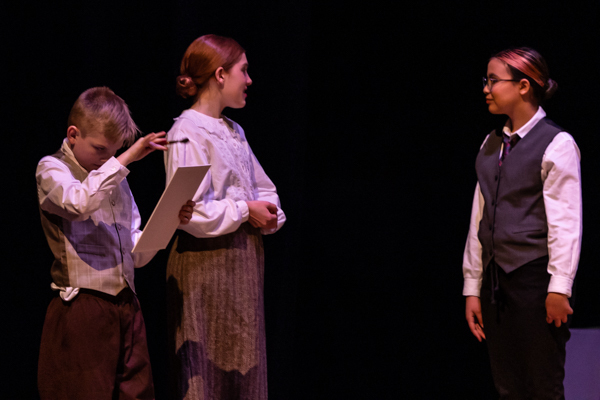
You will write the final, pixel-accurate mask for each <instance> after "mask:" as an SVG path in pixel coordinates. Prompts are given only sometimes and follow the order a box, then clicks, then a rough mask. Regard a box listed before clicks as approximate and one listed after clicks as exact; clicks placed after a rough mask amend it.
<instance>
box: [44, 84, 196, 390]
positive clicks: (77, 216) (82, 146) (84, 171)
mask: <svg viewBox="0 0 600 400" xmlns="http://www.w3.org/2000/svg"><path fill="white" fill-rule="evenodd" d="M137 132H138V129H137V127H136V125H135V123H134V122H133V120H132V119H131V116H130V113H129V109H128V107H127V105H126V104H125V102H124V101H123V100H122V99H121V98H120V97H119V96H117V95H116V94H114V92H112V91H111V90H110V89H108V88H105V87H100V88H92V89H88V90H86V91H85V92H84V93H82V94H81V96H79V98H78V99H77V101H76V102H75V104H74V106H73V108H72V109H71V113H70V115H69V120H68V128H67V137H66V139H64V141H63V144H62V146H61V148H60V150H58V151H57V152H56V153H54V154H53V155H51V156H46V157H44V158H42V160H41V161H40V162H39V164H38V167H37V171H36V179H37V188H38V198H39V205H40V213H41V220H42V227H43V229H44V233H45V234H46V239H47V240H48V244H49V246H50V249H51V250H52V252H53V254H54V258H55V259H54V263H53V265H52V269H51V275H52V280H53V283H52V285H51V286H52V288H53V289H54V290H56V291H57V292H58V293H59V296H57V297H55V298H54V299H53V300H52V301H51V303H50V305H49V307H48V310H47V313H46V319H45V322H44V329H43V333H42V341H41V348H40V358H39V365H38V387H39V392H40V397H41V399H67V398H68V399H86V400H87V399H110V398H127V399H129V398H131V399H153V398H154V387H153V383H152V372H151V369H150V358H149V355H148V349H147V344H146V332H145V326H144V320H143V317H142V313H141V309H140V305H139V302H138V300H137V297H136V295H135V286H134V268H136V267H142V266H144V265H145V264H146V263H147V262H148V261H150V259H151V258H152V257H153V256H154V254H155V253H154V252H152V253H143V254H138V253H135V254H134V253H132V252H131V250H132V249H133V246H134V244H135V242H136V241H137V239H138V238H139V235H140V234H141V231H140V230H139V227H140V215H139V212H138V209H137V206H136V204H135V202H134V200H133V196H132V194H131V191H130V190H129V186H128V184H127V180H126V179H125V177H126V176H127V174H128V173H129V170H128V169H127V168H126V166H127V165H128V164H129V163H131V162H133V161H137V160H140V159H141V158H143V157H145V156H146V155H148V154H149V153H150V152H152V151H154V150H156V149H158V150H166V147H164V144H165V143H166V140H165V139H164V132H161V133H158V134H156V133H151V134H149V135H147V136H144V137H142V138H140V139H138V140H137V141H136V140H135V138H136V135H137ZM124 145H126V146H131V147H129V148H128V149H127V150H126V151H124V152H123V153H122V154H120V155H119V156H118V157H116V158H115V154H116V152H117V151H118V150H119V149H121V148H122V147H123V146H124ZM191 211H192V203H188V204H186V205H184V206H183V207H182V209H181V210H180V212H179V218H180V220H181V222H182V223H187V222H188V221H189V217H190V216H191ZM174 212H176V211H174Z"/></svg>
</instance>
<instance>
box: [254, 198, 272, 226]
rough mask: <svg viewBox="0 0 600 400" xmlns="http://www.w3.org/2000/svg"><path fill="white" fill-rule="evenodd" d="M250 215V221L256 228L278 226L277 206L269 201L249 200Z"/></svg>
mask: <svg viewBox="0 0 600 400" xmlns="http://www.w3.org/2000/svg"><path fill="white" fill-rule="evenodd" d="M246 204H248V211H249V212H250V216H249V217H248V222H250V225H252V226H253V227H255V228H264V229H276V228H277V206H276V205H275V204H273V203H269V202H268V201H262V200H253V201H247V202H246Z"/></svg>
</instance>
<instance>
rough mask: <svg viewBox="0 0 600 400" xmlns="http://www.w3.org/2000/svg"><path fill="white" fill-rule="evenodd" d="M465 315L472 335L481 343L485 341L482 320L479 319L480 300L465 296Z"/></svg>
mask: <svg viewBox="0 0 600 400" xmlns="http://www.w3.org/2000/svg"><path fill="white" fill-rule="evenodd" d="M465 314H466V317H467V322H468V324H469V328H470V329H471V332H472V333H473V335H474V336H475V337H476V338H477V340H479V341H480V342H481V340H482V339H485V333H484V332H483V319H482V318H481V300H479V297H476V296H467V298H466V307H465Z"/></svg>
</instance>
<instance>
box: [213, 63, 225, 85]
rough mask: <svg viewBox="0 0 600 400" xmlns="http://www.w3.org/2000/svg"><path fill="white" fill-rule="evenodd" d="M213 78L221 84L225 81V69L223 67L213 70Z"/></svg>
mask: <svg viewBox="0 0 600 400" xmlns="http://www.w3.org/2000/svg"><path fill="white" fill-rule="evenodd" d="M215 78H216V79H217V83H219V84H220V85H223V84H224V83H225V70H224V69H223V67H219V68H217V70H216V71H215Z"/></svg>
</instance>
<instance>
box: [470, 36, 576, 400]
mask: <svg viewBox="0 0 600 400" xmlns="http://www.w3.org/2000/svg"><path fill="white" fill-rule="evenodd" d="M483 83H484V86H483V93H484V95H485V99H486V103H487V105H488V109H489V111H490V112H491V113H492V114H504V115H506V116H508V120H507V121H506V124H505V125H504V126H503V127H501V128H499V129H496V130H495V131H493V132H492V133H490V134H489V135H488V136H487V137H486V139H485V141H484V143H483V145H482V146H481V150H480V152H479V154H478V156H477V160H476V171H477V179H478V183H477V187H476V190H475V196H474V200H473V209H472V215H471V224H470V228H469V235H468V238H467V244H466V248H465V253H464V261H463V275H464V289H463V295H464V296H466V318H467V321H468V324H469V328H470V329H471V332H472V333H473V335H475V337H476V338H477V339H478V340H479V341H481V340H482V339H486V341H487V344H488V350H489V355H490V361H491V366H492V374H493V377H494V383H495V386H496V389H497V390H498V392H499V394H500V397H501V398H502V399H505V398H506V399H508V398H510V399H513V398H515V399H516V398H519V399H520V398H536V399H561V398H564V395H563V383H562V382H563V378H564V362H565V345H566V342H567V340H568V339H569V336H570V334H569V330H568V324H567V321H568V315H570V314H572V313H573V310H572V309H571V306H570V304H569V298H570V297H571V288H572V285H573V279H574V278H575V272H576V270H577V264H578V261H579V252H580V244H581V180H580V167H579V160H580V154H579V149H578V147H577V145H576V144H575V141H574V140H573V138H572V137H571V136H570V135H569V134H568V133H566V132H564V131H563V130H562V129H561V128H559V127H558V126H557V125H555V124H554V123H553V122H552V121H550V120H549V119H547V118H546V113H545V112H544V110H543V109H542V107H541V105H542V103H543V102H544V100H546V99H548V98H549V97H550V96H551V95H552V93H553V92H554V91H555V90H556V87H557V85H556V83H555V82H554V81H553V80H551V79H550V78H549V74H548V67H547V66H546V62H545V61H544V59H543V58H542V56H541V55H540V54H539V53H538V52H536V51H535V50H532V49H529V48H520V49H509V50H505V51H502V52H500V53H498V54H496V55H495V56H493V57H492V58H491V59H490V61H489V63H488V69H487V76H486V77H485V78H483ZM484 327H485V328H484Z"/></svg>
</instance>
